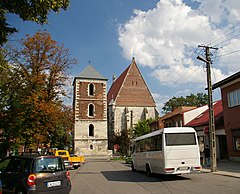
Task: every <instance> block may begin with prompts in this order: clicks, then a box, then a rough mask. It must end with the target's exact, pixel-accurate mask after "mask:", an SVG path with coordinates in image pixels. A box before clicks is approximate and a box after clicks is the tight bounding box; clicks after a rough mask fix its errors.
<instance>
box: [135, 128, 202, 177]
mask: <svg viewBox="0 0 240 194" xmlns="http://www.w3.org/2000/svg"><path fill="white" fill-rule="evenodd" d="M201 169H202V167H201V164H200V152H199V146H198V139H197V134H196V131H195V130H194V129H193V128H191V127H170V128H164V129H159V130H157V131H154V132H151V133H148V134H146V135H143V136H140V137H137V138H136V139H134V140H133V153H132V171H135V170H140V171H146V173H147V175H148V176H150V175H151V173H159V174H184V173H191V172H194V171H196V172H197V171H201Z"/></svg>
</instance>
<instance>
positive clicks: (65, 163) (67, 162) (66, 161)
mask: <svg viewBox="0 0 240 194" xmlns="http://www.w3.org/2000/svg"><path fill="white" fill-rule="evenodd" d="M64 165H65V168H66V169H67V170H72V169H73V165H72V162H71V161H69V160H64Z"/></svg>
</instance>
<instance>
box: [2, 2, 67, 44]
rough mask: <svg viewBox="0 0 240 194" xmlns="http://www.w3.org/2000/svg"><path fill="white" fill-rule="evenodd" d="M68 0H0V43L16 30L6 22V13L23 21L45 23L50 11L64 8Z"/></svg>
mask: <svg viewBox="0 0 240 194" xmlns="http://www.w3.org/2000/svg"><path fill="white" fill-rule="evenodd" d="M69 3H70V0H28V1H26V0H18V1H16V0H2V1H0V45H2V44H3V43H5V42H6V41H7V37H8V36H9V35H10V34H12V33H14V32H17V29H16V28H15V27H11V26H10V25H9V24H8V23H7V19H6V14H7V13H13V14H16V15H18V16H19V17H20V18H21V19H23V20H24V21H26V20H28V21H34V22H36V23H38V24H45V23H47V21H48V14H49V12H50V11H54V12H59V11H60V9H63V10H66V9H67V7H68V6H69Z"/></svg>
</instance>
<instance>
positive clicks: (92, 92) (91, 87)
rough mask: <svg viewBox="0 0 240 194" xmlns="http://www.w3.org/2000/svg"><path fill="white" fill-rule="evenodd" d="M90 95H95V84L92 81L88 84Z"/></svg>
mask: <svg viewBox="0 0 240 194" xmlns="http://www.w3.org/2000/svg"><path fill="white" fill-rule="evenodd" d="M88 95H89V96H93V95H94V84H93V83H90V84H89V85H88Z"/></svg>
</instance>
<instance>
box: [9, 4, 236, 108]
mask: <svg viewBox="0 0 240 194" xmlns="http://www.w3.org/2000/svg"><path fill="white" fill-rule="evenodd" d="M8 23H9V24H10V25H13V26H15V27H17V28H18V29H19V33H16V34H14V35H13V36H11V37H10V40H11V41H14V40H16V39H20V38H24V36H25V34H30V35H33V34H35V33H36V32H37V31H38V30H43V29H46V30H47V31H48V32H49V33H50V34H51V35H52V38H53V39H54V40H56V41H58V42H59V43H63V44H64V46H65V48H68V49H69V50H70V53H71V56H72V57H73V58H76V59H77V60H78V63H77V65H74V66H72V68H71V71H70V72H69V76H70V77H74V76H76V75H78V74H79V73H80V72H81V71H82V70H83V69H84V68H85V67H86V65H87V64H88V61H91V65H92V66H93V67H94V68H95V69H96V70H98V71H99V72H100V73H101V74H102V75H104V76H105V77H107V78H108V79H109V81H108V88H109V87H110V86H111V80H112V76H113V74H114V73H115V74H116V75H117V76H119V75H120V74H121V73H122V72H123V71H124V70H125V68H126V67H127V66H128V65H129V64H130V63H131V59H132V57H133V56H134V57H135V59H136V62H137V64H138V66H139V69H140V71H141V73H142V75H143V77H144V79H145V81H146V83H147V85H148V87H149V89H150V91H151V92H152V94H153V96H154V98H155V101H156V103H157V107H158V110H159V111H161V107H162V105H163V103H165V102H167V101H168V100H169V99H170V98H172V97H173V96H186V95H190V93H194V94H196V93H197V92H206V91H205V87H206V72H205V69H204V66H205V65H204V63H203V62H201V61H198V60H197V59H196V57H197V56H198V55H204V52H203V50H202V48H198V47H197V46H198V45H199V44H207V45H209V46H216V47H218V48H219V49H218V50H217V51H215V50H212V59H213V69H212V71H213V75H212V76H213V81H212V82H213V83H215V82H217V81H219V80H221V79H223V78H225V77H227V76H229V75H231V74H233V73H236V72H237V71H239V64H238V62H239V56H240V53H239V52H238V50H240V25H239V23H240V4H239V3H237V1H232V0H161V1H159V0H72V1H71V4H70V7H69V8H68V10H67V11H61V12H60V13H57V14H56V13H50V15H49V24H48V25H44V26H40V25H37V24H35V23H33V22H26V21H25V22H23V21H21V20H20V19H18V17H16V16H14V15H8ZM69 91H71V87H70V89H69ZM70 95H71V94H70ZM218 99H220V92H219V90H216V91H214V100H218ZM66 103H68V104H71V99H70V100H66Z"/></svg>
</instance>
